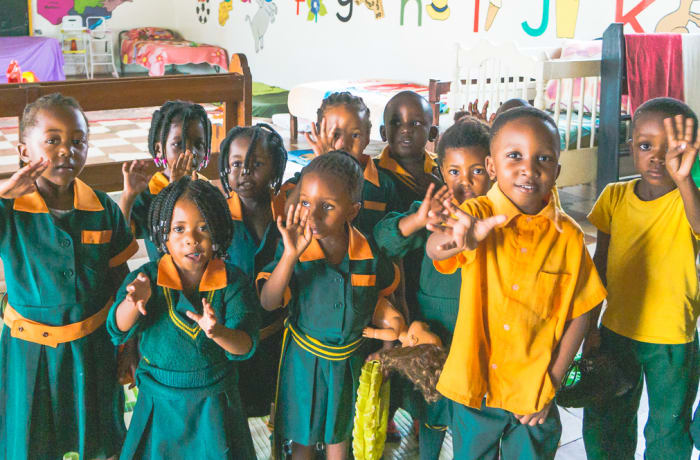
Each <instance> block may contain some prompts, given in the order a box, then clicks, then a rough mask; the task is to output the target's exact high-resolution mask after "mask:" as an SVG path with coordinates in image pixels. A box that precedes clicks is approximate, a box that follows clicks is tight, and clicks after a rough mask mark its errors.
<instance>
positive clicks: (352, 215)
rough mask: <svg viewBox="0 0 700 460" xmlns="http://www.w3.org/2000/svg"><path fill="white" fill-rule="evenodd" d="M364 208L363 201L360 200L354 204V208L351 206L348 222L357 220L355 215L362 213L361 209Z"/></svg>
mask: <svg viewBox="0 0 700 460" xmlns="http://www.w3.org/2000/svg"><path fill="white" fill-rule="evenodd" d="M361 208H362V203H360V202H359V201H358V202H357V203H353V204H352V208H350V212H349V213H348V222H352V221H353V220H355V217H357V215H358V214H359V213H360V209H361Z"/></svg>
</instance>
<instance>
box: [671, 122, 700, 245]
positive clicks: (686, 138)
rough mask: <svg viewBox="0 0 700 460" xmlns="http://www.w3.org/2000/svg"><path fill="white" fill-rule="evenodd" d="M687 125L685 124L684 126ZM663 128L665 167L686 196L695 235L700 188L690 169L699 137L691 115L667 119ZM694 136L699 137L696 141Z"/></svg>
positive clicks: (699, 215)
mask: <svg viewBox="0 0 700 460" xmlns="http://www.w3.org/2000/svg"><path fill="white" fill-rule="evenodd" d="M684 125H685V126H684ZM664 128H665V129H666V136H667V138H668V150H667V151H666V158H665V162H666V170H667V171H668V173H669V175H670V176H671V179H673V182H675V183H676V185H677V186H678V191H680V193H681V198H682V199H683V207H684V208H685V216H686V218H687V219H688V223H689V224H690V227H691V228H692V229H693V232H694V233H695V234H699V233H700V190H698V187H697V186H696V185H695V181H694V180H693V177H692V176H691V175H690V170H691V169H692V168H693V163H694V162H695V158H696V157H697V155H698V150H699V149H700V136H696V135H695V131H696V129H695V123H694V122H693V119H692V118H686V119H685V120H684V119H683V115H676V116H675V117H674V118H673V119H672V118H666V119H664ZM693 137H696V140H695V144H693V143H692V142H693Z"/></svg>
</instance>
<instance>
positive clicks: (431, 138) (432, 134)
mask: <svg viewBox="0 0 700 460" xmlns="http://www.w3.org/2000/svg"><path fill="white" fill-rule="evenodd" d="M438 134H439V131H438V127H437V126H435V125H432V126H431V127H430V131H428V142H433V141H434V140H435V139H437V137H438Z"/></svg>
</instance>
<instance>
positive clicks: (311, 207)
mask: <svg viewBox="0 0 700 460" xmlns="http://www.w3.org/2000/svg"><path fill="white" fill-rule="evenodd" d="M299 203H300V204H301V205H302V206H303V207H305V208H307V209H308V211H309V224H310V226H311V231H312V233H313V237H314V238H316V239H318V240H323V239H324V238H326V237H328V236H336V235H338V234H340V233H341V232H344V231H345V224H347V223H350V222H352V220H353V219H354V218H355V216H357V213H358V212H359V211H360V203H357V202H354V201H353V200H352V198H351V197H350V194H349V193H348V191H347V187H346V186H345V184H344V183H343V182H342V181H340V180H338V178H336V177H335V176H333V175H331V174H329V173H320V172H310V173H308V174H305V175H304V177H303V179H302V181H301V184H299Z"/></svg>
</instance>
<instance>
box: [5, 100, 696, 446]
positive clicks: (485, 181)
mask: <svg viewBox="0 0 700 460" xmlns="http://www.w3.org/2000/svg"><path fill="white" fill-rule="evenodd" d="M523 105H525V106H524V107H523ZM526 105H527V102H526V101H511V102H509V103H508V104H507V105H504V106H502V107H501V109H499V111H498V114H497V116H496V117H495V119H493V120H491V122H492V124H491V125H489V124H487V123H485V122H484V121H481V120H479V119H477V118H474V117H470V116H466V117H462V118H460V119H458V120H457V121H456V122H455V124H454V125H453V126H452V127H450V128H449V129H448V130H447V131H446V132H445V133H443V135H442V136H441V137H440V139H439V143H438V145H437V155H436V156H433V155H432V154H431V153H429V152H427V151H426V149H425V147H426V144H427V143H428V142H429V141H432V140H434V139H435V138H436V136H437V129H436V128H435V127H434V126H432V125H431V120H432V112H431V108H430V106H429V105H428V103H427V102H426V101H425V100H424V99H423V98H422V97H420V96H419V95H417V94H415V93H412V92H402V93H399V94H398V95H396V96H395V97H393V98H392V99H391V101H390V102H389V103H388V104H387V106H386V109H385V112H384V125H383V126H382V127H381V135H382V138H383V140H385V141H386V142H387V146H386V148H385V149H384V150H383V151H382V153H381V155H380V156H379V157H378V158H376V159H372V158H370V157H369V156H368V155H366V154H365V153H364V150H365V148H366V147H367V145H368V144H369V133H370V121H369V120H370V118H369V109H368V108H367V107H366V105H365V104H364V103H363V101H362V99H361V98H359V97H356V96H352V95H351V94H349V93H334V94H331V95H329V96H328V97H327V98H326V99H324V101H323V103H322V105H321V107H320V109H319V111H318V123H317V124H314V126H313V131H312V133H311V135H309V136H308V140H309V142H310V143H311V145H312V147H313V150H314V152H315V154H316V156H315V158H314V159H313V160H312V161H311V162H310V163H309V164H308V165H307V166H306V167H304V168H303V170H302V171H301V173H300V174H298V175H297V176H295V177H293V178H292V179H290V180H289V181H287V182H286V183H283V174H284V169H285V165H286V161H287V152H286V150H285V148H284V145H283V141H282V139H281V137H280V136H279V134H277V133H276V132H275V131H274V129H272V128H271V127H270V126H268V125H264V124H258V125H255V126H253V127H238V128H234V129H233V130H231V132H229V133H228V134H227V136H226V138H225V140H224V141H223V142H222V144H221V146H220V151H221V154H220V157H219V158H220V159H219V178H218V179H219V180H220V183H221V187H220V188H217V187H216V186H214V185H212V184H211V183H210V182H208V181H207V179H206V178H205V177H204V176H202V175H200V174H199V173H198V171H199V170H200V169H202V168H203V167H204V166H206V165H207V163H208V161H209V155H210V151H211V145H210V144H211V124H210V122H209V119H208V117H207V115H206V112H205V111H204V109H203V108H202V107H201V106H199V105H197V104H192V103H187V102H182V101H171V102H167V103H166V104H164V105H163V106H162V107H161V108H160V109H159V110H157V111H156V112H155V113H154V115H153V119H152V123H151V128H150V131H149V152H150V153H151V155H152V157H153V161H154V162H155V165H156V166H157V167H158V168H159V172H157V173H156V174H155V175H152V176H149V175H148V174H147V167H146V166H147V165H146V163H145V162H143V161H137V162H132V163H127V164H125V165H124V167H123V174H124V190H123V193H122V195H121V200H120V203H119V206H117V204H115V203H114V202H113V201H112V200H111V199H110V198H109V197H108V196H107V195H106V194H104V193H102V192H100V191H95V190H93V189H91V188H90V187H89V186H88V185H86V184H85V183H83V182H81V181H80V179H78V178H77V176H78V175H79V174H80V172H81V170H82V168H83V166H84V165H85V161H86V157H87V139H88V131H89V130H88V123H87V118H86V117H85V114H84V113H83V112H82V110H81V109H80V106H79V105H78V103H77V102H76V101H75V100H73V99H72V98H67V97H63V96H61V95H60V94H53V95H49V96H44V97H42V98H40V99H38V100H37V101H35V102H32V103H31V104H29V105H28V106H27V107H26V109H25V111H24V114H23V117H22V120H21V124H20V136H19V144H18V152H19V157H20V169H19V170H18V171H17V172H16V173H15V174H14V175H13V176H12V177H11V178H10V179H8V180H7V181H5V182H3V183H2V184H0V198H1V199H0V256H1V257H2V260H3V262H4V266H5V279H6V283H7V291H8V292H7V296H6V298H5V299H4V301H3V319H4V325H5V327H4V328H3V332H2V335H1V337H0V413H2V417H0V456H2V457H3V458H12V459H20V458H32V459H34V458H51V459H53V458H60V457H61V456H62V455H63V454H64V453H65V452H68V451H77V452H79V454H80V457H81V458H86V459H88V458H116V457H117V456H119V457H120V458H124V459H129V458H153V459H156V458H185V457H188V458H190V457H191V458H216V459H219V458H230V459H254V458H255V451H254V448H253V443H252V439H251V435H250V432H249V429H248V425H247V421H246V419H247V417H253V416H264V415H268V414H270V415H271V417H270V424H271V426H272V428H273V431H274V438H275V440H274V444H275V447H279V446H281V445H283V444H284V445H286V446H289V447H290V448H291V456H292V458H294V459H297V458H298V459H310V458H313V457H314V456H315V455H316V454H317V452H316V450H317V448H318V446H322V450H324V451H325V455H326V457H327V458H329V459H345V458H348V456H349V441H350V438H351V435H352V423H353V407H354V401H355V395H356V392H357V388H358V383H359V373H360V370H361V367H362V365H363V363H364V361H365V359H366V358H367V357H368V355H370V353H372V352H374V351H376V350H377V349H379V348H384V349H388V348H391V347H393V346H394V345H395V342H396V340H395V339H396V338H401V343H402V344H404V345H406V344H408V345H409V346H410V345H413V344H415V341H413V342H412V341H411V340H404V339H405V338H406V336H407V335H410V334H412V332H411V331H413V330H414V329H412V328H413V326H414V325H415V324H423V323H425V324H427V325H428V326H429V328H430V330H431V332H432V333H434V334H435V335H436V336H437V341H438V342H439V343H441V344H442V345H443V346H444V347H445V348H446V349H447V350H449V354H448V357H447V361H446V362H445V364H444V368H443V369H442V373H441V375H440V379H439V382H438V384H437V389H438V390H439V392H440V393H441V394H442V395H443V396H444V397H442V398H440V399H439V400H438V401H437V402H431V403H427V402H426V401H425V399H423V397H422V396H421V393H419V392H417V391H414V389H413V388H412V387H411V386H410V385H409V384H408V383H407V382H405V381H403V380H402V379H394V380H393V381H392V394H391V396H392V401H391V403H392V406H393V407H394V408H395V407H403V408H405V409H407V410H408V411H409V412H410V413H411V415H412V416H413V417H414V418H415V419H416V420H418V421H419V440H420V456H421V459H426V460H427V459H436V458H437V457H438V455H439V453H440V447H441V445H442V440H443V437H444V433H445V430H446V429H447V427H449V428H450V429H451V430H452V433H453V441H454V456H455V458H459V459H481V458H494V459H495V458H499V456H500V457H501V458H506V459H508V458H553V457H554V454H555V452H556V450H557V447H558V442H559V438H560V435H561V423H560V420H559V415H558V412H557V407H556V405H555V404H554V397H555V394H556V391H557V390H558V389H559V388H560V386H561V384H562V380H563V378H564V375H565V373H566V371H567V369H568V368H569V366H570V364H571V362H572V360H573V359H574V356H575V354H576V353H577V351H578V350H579V347H580V346H581V344H582V342H583V341H584V339H585V344H584V353H585V354H586V355H587V356H596V354H599V353H608V354H610V355H612V356H613V357H614V359H615V360H616V362H618V363H619V366H620V367H622V368H623V369H624V372H625V373H626V375H627V376H628V377H629V378H630V379H633V381H634V382H635V386H634V388H633V390H632V391H630V392H628V393H626V394H625V395H623V396H621V397H619V398H616V399H614V400H609V401H606V403H605V404H604V405H603V406H601V407H587V408H586V409H585V413H584V440H585V446H586V451H587V454H588V455H589V457H590V458H631V457H632V456H633V455H634V451H635V448H636V413H637V408H638V405H639V400H640V395H641V389H642V383H643V382H644V380H646V384H647V389H648V394H649V407H650V412H649V421H648V422H647V426H646V428H645V438H646V445H647V452H646V454H647V457H649V458H689V457H690V453H691V450H692V441H691V436H690V431H691V429H690V424H691V411H692V403H693V400H694V397H695V394H696V391H697V387H698V375H699V374H698V369H699V368H698V362H697V361H698V338H697V333H696V320H697V317H698V313H699V308H698V307H699V306H700V305H699V300H700V298H699V295H698V278H697V272H696V268H695V256H696V254H697V250H698V248H697V238H698V235H700V192H698V189H697V187H696V186H695V184H694V183H693V180H692V178H691V177H690V169H691V167H692V164H693V162H694V161H695V159H696V156H697V151H698V149H699V148H700V140H698V139H697V138H696V131H697V118H696V116H695V114H694V113H693V112H692V110H690V108H689V107H688V106H687V105H685V104H684V103H682V102H679V101H676V100H672V99H665V98H662V99H654V100H651V101H648V102H646V103H645V104H644V105H642V106H641V107H640V108H639V109H638V110H637V111H636V113H635V115H634V118H633V126H632V141H631V142H632V152H633V155H634V159H635V164H636V166H637V170H638V172H639V173H640V175H641V178H639V179H635V180H632V181H629V182H622V183H616V184H610V185H609V186H608V187H607V188H606V189H605V191H604V192H603V193H602V195H601V197H600V198H599V199H598V202H597V203H596V205H595V206H594V208H593V211H592V212H591V215H590V217H589V218H590V220H591V222H592V223H593V224H594V225H595V226H596V227H597V228H598V238H597V246H596V253H595V256H594V257H593V258H591V257H590V255H589V254H588V252H587V249H586V246H585V244H584V237H583V233H582V231H581V230H580V228H579V227H578V226H577V225H576V223H575V222H574V221H573V220H572V219H571V218H570V217H568V216H567V215H566V214H565V213H564V211H563V210H562V209H561V206H560V204H559V200H558V195H557V192H556V188H555V181H556V179H557V176H558V174H559V170H560V166H559V163H558V158H559V150H560V138H559V131H558V129H557V127H556V125H555V123H554V121H553V120H552V119H551V118H550V117H549V116H548V115H547V114H545V113H544V112H542V111H539V110H537V109H534V108H532V107H527V106H526ZM511 107H513V108H511ZM222 192H223V193H222ZM134 238H143V239H144V240H145V243H146V247H147V249H148V255H149V259H150V261H149V262H148V263H146V264H144V265H143V266H141V267H140V268H138V269H137V270H135V271H133V272H131V273H129V270H128V268H127V266H126V262H127V260H128V259H129V258H130V257H131V256H132V255H133V254H134V253H135V252H136V250H137V245H136V242H135V240H134ZM599 273H600V276H599ZM601 278H602V280H601ZM632 283H634V284H632ZM631 286H636V287H635V288H633V287H631ZM606 288H607V291H606ZM606 297H607V300H608V301H607V308H606V309H605V311H604V313H603V314H602V322H601V325H600V326H598V317H599V316H600V314H601V306H602V304H603V301H604V300H605V299H606ZM387 301H389V302H390V304H387V303H386V302H387ZM387 305H388V306H387ZM380 306H382V307H381V308H389V309H393V310H392V311H397V312H398V316H399V317H400V319H401V321H400V323H401V324H403V325H404V326H401V327H400V329H401V330H398V331H393V330H392V333H390V334H386V333H385V331H384V330H383V329H382V328H383V323H381V321H378V319H377V318H378V316H380V315H378V314H377V311H378V309H379V308H380ZM105 323H106V326H105V327H103V324H105ZM408 324H410V325H411V326H410V327H408V326H406V325H408ZM393 332H396V334H394V333H393ZM113 344H114V345H123V346H121V347H119V348H116V347H115V346H114V345H113ZM118 350H119V352H118ZM134 369H135V373H134ZM417 371H418V370H417ZM130 373H134V375H133V378H134V380H135V383H136V384H137V385H138V387H139V395H138V401H137V404H136V407H135V409H134V414H133V417H132V419H131V423H130V426H129V430H128V431H125V426H124V421H123V408H124V405H123V391H122V388H121V385H120V384H119V381H120V379H122V380H123V378H124V377H127V378H128V377H129V374H130ZM699 423H700V421H699ZM698 428H699V429H700V427H698ZM275 451H276V453H277V455H283V454H282V450H280V449H275Z"/></svg>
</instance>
